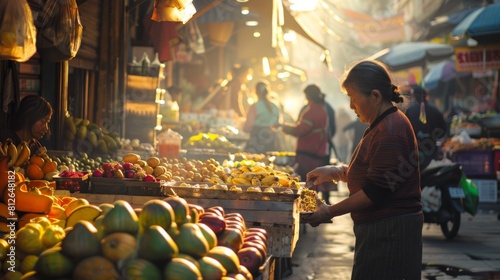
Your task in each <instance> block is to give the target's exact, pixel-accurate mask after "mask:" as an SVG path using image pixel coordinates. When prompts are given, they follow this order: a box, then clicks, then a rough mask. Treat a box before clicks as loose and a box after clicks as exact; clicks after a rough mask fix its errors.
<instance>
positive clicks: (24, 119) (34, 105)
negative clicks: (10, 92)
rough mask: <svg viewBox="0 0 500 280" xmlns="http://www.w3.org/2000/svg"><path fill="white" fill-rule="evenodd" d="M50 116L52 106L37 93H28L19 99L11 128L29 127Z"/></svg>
mask: <svg viewBox="0 0 500 280" xmlns="http://www.w3.org/2000/svg"><path fill="white" fill-rule="evenodd" d="M51 116H52V106H50V103H49V102H48V101H47V100H46V99H45V98H43V97H41V96H39V95H28V96H26V97H24V98H23V99H22V100H21V104H19V108H18V109H17V112H16V116H15V119H14V120H13V129H14V130H19V129H24V128H29V129H31V127H32V126H33V125H34V124H35V123H36V122H37V121H39V120H42V119H44V118H46V117H51Z"/></svg>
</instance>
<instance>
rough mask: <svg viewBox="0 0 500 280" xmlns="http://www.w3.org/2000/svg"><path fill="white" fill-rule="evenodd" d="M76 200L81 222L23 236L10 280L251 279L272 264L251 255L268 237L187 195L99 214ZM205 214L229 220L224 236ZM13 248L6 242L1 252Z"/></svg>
mask: <svg viewBox="0 0 500 280" xmlns="http://www.w3.org/2000/svg"><path fill="white" fill-rule="evenodd" d="M76 201H79V200H73V201H71V202H69V203H68V204H67V207H70V205H72V204H73V205H74V206H76V205H77V204H78V203H83V204H82V205H80V206H78V207H76V208H74V210H72V214H70V217H71V215H76V213H79V218H80V220H78V221H75V222H71V223H70V221H69V218H68V221H67V222H66V224H65V225H64V226H62V225H57V224H54V223H51V222H50V220H48V218H44V217H39V218H37V219H34V220H32V221H30V222H28V223H26V224H25V225H24V226H23V227H22V228H20V229H19V230H18V231H17V232H16V236H15V238H16V259H15V272H11V271H8V270H3V271H2V272H3V275H1V276H2V277H3V278H2V279H20V278H21V277H24V278H23V279H59V278H66V279H67V278H71V279H148V280H155V279H173V280H175V279H183V280H184V279H186V280H189V279H197V280H198V279H223V277H231V279H247V280H248V279H254V277H255V276H257V275H258V274H259V269H258V265H257V263H261V261H262V259H264V258H265V254H266V252H265V250H263V252H261V251H260V249H248V248H262V246H257V245H255V247H254V246H250V245H251V244H250V243H252V242H253V243H254V244H257V242H258V241H255V240H265V236H266V233H265V231H259V233H257V230H256V229H255V230H250V229H246V230H245V228H244V221H243V219H242V218H241V217H240V216H239V215H229V214H224V212H223V211H224V210H223V209H222V208H221V207H213V208H211V209H203V208H202V207H201V206H199V205H194V204H189V203H188V202H187V201H186V200H184V199H182V198H180V197H169V198H166V199H164V200H159V199H154V200H150V201H148V202H147V203H145V204H144V205H143V206H142V207H141V208H136V209H133V208H132V206H131V205H130V204H129V203H128V202H127V201H124V200H118V201H115V202H114V203H113V204H107V203H104V204H101V205H100V206H92V209H91V208H89V206H91V205H87V204H85V201H79V202H76ZM74 206H73V207H74ZM66 209H68V208H66ZM79 209H85V210H79ZM94 210H95V211H94ZM204 213H207V214H204ZM208 213H212V214H208ZM84 214H85V215H84ZM201 215H206V216H207V217H208V215H214V216H215V215H221V216H220V217H224V218H223V219H224V222H225V223H226V224H225V226H224V230H223V231H221V232H219V235H217V234H216V233H215V232H214V231H213V230H212V229H211V227H209V226H208V225H207V224H205V223H202V222H200V221H199V218H200V216H201ZM254 241H255V242H254ZM263 242H265V241H263ZM244 244H247V245H246V246H245V245H244ZM9 246H10V245H9V244H8V241H7V239H2V240H1V241H0V252H7V251H8V250H9ZM263 254H264V257H263V256H262V255H263ZM0 258H1V259H2V262H3V263H2V264H3V265H5V266H3V267H8V266H9V265H10V264H9V263H8V260H7V258H6V255H5V254H0ZM30 277H31V278H30Z"/></svg>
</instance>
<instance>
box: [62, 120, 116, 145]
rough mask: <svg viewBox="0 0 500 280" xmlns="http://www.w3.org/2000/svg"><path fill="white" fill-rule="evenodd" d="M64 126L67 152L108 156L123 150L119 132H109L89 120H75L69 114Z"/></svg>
mask: <svg viewBox="0 0 500 280" xmlns="http://www.w3.org/2000/svg"><path fill="white" fill-rule="evenodd" d="M64 126H65V130H64V140H65V148H66V150H73V151H76V152H79V153H81V152H84V153H86V154H93V155H108V154H112V153H116V151H117V150H118V149H119V148H121V140H120V138H119V135H118V133H117V132H110V131H107V130H106V129H103V128H102V127H100V126H99V125H97V124H96V123H93V122H91V121H89V120H87V119H82V118H75V117H73V116H71V115H69V114H67V115H66V117H65V121H64Z"/></svg>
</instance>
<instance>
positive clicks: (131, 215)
mask: <svg viewBox="0 0 500 280" xmlns="http://www.w3.org/2000/svg"><path fill="white" fill-rule="evenodd" d="M113 205H114V207H113V209H111V210H109V212H108V213H107V214H106V215H105V216H104V219H103V221H102V226H103V232H104V234H105V235H108V234H110V233H114V232H125V233H129V234H131V235H136V234H137V232H138V231H139V218H138V217H137V214H136V213H135V212H134V209H133V208H132V206H130V204H129V203H128V202H127V201H125V200H117V201H115V202H114V203H113Z"/></svg>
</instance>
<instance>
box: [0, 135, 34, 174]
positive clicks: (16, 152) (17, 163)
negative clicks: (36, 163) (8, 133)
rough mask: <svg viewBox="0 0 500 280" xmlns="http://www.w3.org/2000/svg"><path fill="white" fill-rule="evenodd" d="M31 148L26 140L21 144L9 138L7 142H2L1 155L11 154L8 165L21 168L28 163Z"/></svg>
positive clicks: (0, 144) (0, 146)
mask: <svg viewBox="0 0 500 280" xmlns="http://www.w3.org/2000/svg"><path fill="white" fill-rule="evenodd" d="M30 152H31V151H30V148H29V146H28V143H27V142H26V141H22V142H21V143H20V144H19V145H17V146H16V145H14V143H13V142H12V139H7V141H6V142H5V143H1V142H0V156H9V157H10V160H9V162H8V163H7V165H8V167H17V168H21V167H24V165H25V164H26V163H27V161H28V160H29V157H30Z"/></svg>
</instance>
